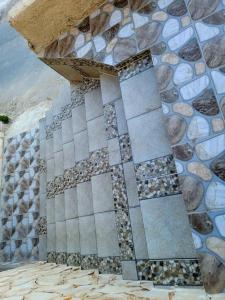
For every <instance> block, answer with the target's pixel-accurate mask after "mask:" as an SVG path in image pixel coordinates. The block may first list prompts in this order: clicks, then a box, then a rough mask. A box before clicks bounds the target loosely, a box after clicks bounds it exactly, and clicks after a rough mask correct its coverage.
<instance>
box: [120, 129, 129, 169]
mask: <svg viewBox="0 0 225 300" xmlns="http://www.w3.org/2000/svg"><path fill="white" fill-rule="evenodd" d="M119 144H120V153H121V159H122V162H123V163H125V162H128V161H131V160H132V149H131V144H130V137H129V135H128V134H124V135H122V136H120V137H119Z"/></svg>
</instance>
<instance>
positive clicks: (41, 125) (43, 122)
mask: <svg viewBox="0 0 225 300" xmlns="http://www.w3.org/2000/svg"><path fill="white" fill-rule="evenodd" d="M45 126H46V120H45V118H43V119H41V120H40V121H39V136H40V141H43V140H45V139H46V132H45Z"/></svg>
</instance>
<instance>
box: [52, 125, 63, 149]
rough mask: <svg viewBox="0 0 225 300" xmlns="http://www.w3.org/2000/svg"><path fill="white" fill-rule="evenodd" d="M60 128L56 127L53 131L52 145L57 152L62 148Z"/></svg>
mask: <svg viewBox="0 0 225 300" xmlns="http://www.w3.org/2000/svg"><path fill="white" fill-rule="evenodd" d="M62 145H63V142H62V129H61V128H60V129H57V130H55V131H53V147H54V152H58V151H61V150H62Z"/></svg>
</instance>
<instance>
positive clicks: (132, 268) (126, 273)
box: [122, 260, 138, 281]
mask: <svg viewBox="0 0 225 300" xmlns="http://www.w3.org/2000/svg"><path fill="white" fill-rule="evenodd" d="M122 274H123V280H136V281H137V280H138V276H137V268H136V261H135V260H127V261H122Z"/></svg>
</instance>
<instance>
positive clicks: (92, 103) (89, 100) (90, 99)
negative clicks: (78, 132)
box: [85, 87, 103, 121]
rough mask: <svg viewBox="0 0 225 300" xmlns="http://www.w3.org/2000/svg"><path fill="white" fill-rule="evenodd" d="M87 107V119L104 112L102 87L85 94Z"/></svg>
mask: <svg viewBox="0 0 225 300" xmlns="http://www.w3.org/2000/svg"><path fill="white" fill-rule="evenodd" d="M85 109H86V119H87V121H89V120H92V119H95V118H97V117H99V116H101V115H102V114H103V103H102V95H101V89H100V87H99V88H97V89H94V90H92V91H90V92H88V93H87V94H85Z"/></svg>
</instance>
